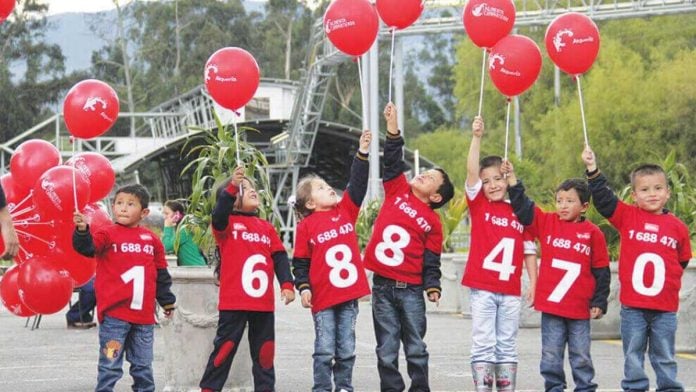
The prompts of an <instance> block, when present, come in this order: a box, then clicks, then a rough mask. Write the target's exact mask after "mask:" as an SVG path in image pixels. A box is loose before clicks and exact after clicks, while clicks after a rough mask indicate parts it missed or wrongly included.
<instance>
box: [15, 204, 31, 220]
mask: <svg viewBox="0 0 696 392" xmlns="http://www.w3.org/2000/svg"><path fill="white" fill-rule="evenodd" d="M33 209H34V206H30V207H26V208H24V209H22V210H19V211H12V213H11V214H10V215H11V216H12V218H16V217H18V216H21V215H24V214H26V213H27V212H30V211H32V210H33Z"/></svg>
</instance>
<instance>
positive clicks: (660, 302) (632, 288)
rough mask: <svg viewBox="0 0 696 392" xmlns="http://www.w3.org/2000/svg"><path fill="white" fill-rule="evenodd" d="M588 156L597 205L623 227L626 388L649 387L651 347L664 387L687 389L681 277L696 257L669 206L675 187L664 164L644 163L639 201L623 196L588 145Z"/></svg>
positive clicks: (637, 186) (635, 185)
mask: <svg viewBox="0 0 696 392" xmlns="http://www.w3.org/2000/svg"><path fill="white" fill-rule="evenodd" d="M582 160H583V162H584V163H585V166H586V167H587V173H586V174H587V178H588V180H589V185H590V191H591V192H592V199H593V200H594V204H595V207H596V208H597V211H599V213H600V214H602V216H604V217H605V218H607V219H608V220H609V223H611V224H612V225H613V226H614V227H616V229H617V230H618V231H619V236H620V237H621V246H620V249H621V251H620V252H619V283H620V285H621V290H620V295H619V299H620V300H621V341H622V343H623V350H624V378H623V380H622V381H621V387H622V388H623V389H624V390H625V391H629V390H630V391H647V390H648V387H649V381H648V376H647V375H646V374H645V371H644V370H643V360H644V358H645V350H646V348H647V350H648V352H649V354H650V355H649V357H650V363H651V364H652V367H653V370H655V374H656V375H657V390H658V391H668V390H669V391H683V390H684V388H683V387H682V384H681V383H680V382H679V381H677V362H676V361H675V359H674V339H675V334H676V331H677V309H678V308H679V289H680V288H681V277H682V274H683V272H684V268H686V266H687V264H688V263H689V259H690V258H691V242H690V239H689V230H688V228H687V227H686V225H685V224H684V223H683V222H682V221H681V220H679V218H677V217H676V216H674V215H673V214H672V213H670V212H669V211H667V210H666V209H665V208H664V207H665V204H667V200H668V199H669V196H670V192H669V186H668V185H667V176H666V175H665V172H664V171H663V170H662V168H661V167H660V166H657V165H650V164H647V165H641V166H639V167H637V168H636V169H635V170H633V172H631V188H632V191H631V197H633V200H634V201H635V205H629V204H626V203H624V202H622V201H620V200H619V199H618V198H617V197H616V195H615V194H614V193H613V192H612V191H611V189H609V187H608V185H607V179H606V177H604V175H603V174H602V173H601V172H600V171H599V169H598V168H597V163H596V161H595V156H594V153H593V152H592V149H590V147H589V146H585V150H584V151H583V153H582Z"/></svg>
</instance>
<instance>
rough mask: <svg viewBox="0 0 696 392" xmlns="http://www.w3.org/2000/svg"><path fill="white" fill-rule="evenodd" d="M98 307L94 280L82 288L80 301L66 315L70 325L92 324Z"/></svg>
mask: <svg viewBox="0 0 696 392" xmlns="http://www.w3.org/2000/svg"><path fill="white" fill-rule="evenodd" d="M95 306H97V297H96V296H95V295H94V278H92V279H90V280H89V281H88V282H87V283H85V284H84V285H82V286H81V287H80V291H79V294H78V300H77V302H75V303H74V304H73V305H72V306H71V307H70V310H68V313H66V314H65V319H66V320H67V321H68V322H69V323H76V322H82V323H91V322H92V320H94V307H95Z"/></svg>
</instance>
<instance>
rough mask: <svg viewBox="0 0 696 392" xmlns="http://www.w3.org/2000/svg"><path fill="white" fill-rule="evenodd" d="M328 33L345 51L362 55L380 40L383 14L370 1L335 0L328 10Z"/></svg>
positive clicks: (349, 53)
mask: <svg viewBox="0 0 696 392" xmlns="http://www.w3.org/2000/svg"><path fill="white" fill-rule="evenodd" d="M324 32H325V33H326V35H327V36H328V37H329V41H331V43H332V44H334V46H335V47H336V48H337V49H338V50H340V51H341V52H343V53H346V54H348V55H351V56H361V55H362V54H363V53H365V52H367V51H368V50H369V49H370V47H371V46H372V44H373V43H374V42H375V39H377V33H378V32H379V17H378V16H377V11H375V7H374V6H373V5H372V4H370V3H369V2H368V1H367V0H334V1H333V2H331V4H329V7H328V8H327V9H326V13H324Z"/></svg>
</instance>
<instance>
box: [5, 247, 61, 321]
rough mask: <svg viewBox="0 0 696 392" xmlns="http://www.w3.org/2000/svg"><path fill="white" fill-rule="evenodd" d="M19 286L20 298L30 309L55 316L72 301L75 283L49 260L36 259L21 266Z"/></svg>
mask: <svg viewBox="0 0 696 392" xmlns="http://www.w3.org/2000/svg"><path fill="white" fill-rule="evenodd" d="M46 257H48V256H46ZM17 286H18V287H19V298H20V299H21V300H22V302H23V303H24V304H25V305H26V306H27V307H28V308H29V309H31V310H33V311H34V312H36V313H39V314H53V313H56V312H58V311H60V310H61V309H63V308H64V307H65V305H67V304H68V302H69V301H70V296H72V290H73V281H72V279H70V275H69V274H68V272H67V271H66V270H64V269H60V268H58V267H57V266H56V265H53V264H52V263H51V262H50V260H49V259H48V258H44V257H36V258H34V259H31V260H28V261H27V262H26V263H24V264H22V265H20V266H19V275H18V277H17Z"/></svg>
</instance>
